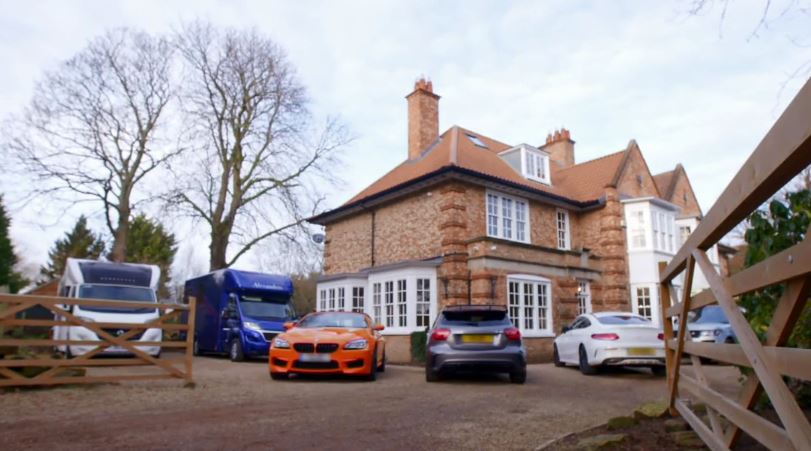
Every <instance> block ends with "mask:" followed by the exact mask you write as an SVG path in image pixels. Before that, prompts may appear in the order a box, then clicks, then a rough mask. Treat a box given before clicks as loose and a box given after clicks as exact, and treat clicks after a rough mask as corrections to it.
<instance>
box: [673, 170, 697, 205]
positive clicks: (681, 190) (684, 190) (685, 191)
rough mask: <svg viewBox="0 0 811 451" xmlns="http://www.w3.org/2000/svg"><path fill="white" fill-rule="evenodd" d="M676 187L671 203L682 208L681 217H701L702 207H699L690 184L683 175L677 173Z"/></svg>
mask: <svg viewBox="0 0 811 451" xmlns="http://www.w3.org/2000/svg"><path fill="white" fill-rule="evenodd" d="M675 177H677V178H676V187H675V189H674V190H673V197H672V198H671V199H670V202H672V203H674V204H676V205H678V206H679V207H681V213H679V215H680V216H701V207H700V206H699V205H698V200H696V197H695V195H693V190H692V189H690V183H689V182H688V181H687V178H686V177H685V176H684V174H683V173H677V175H676V176H675Z"/></svg>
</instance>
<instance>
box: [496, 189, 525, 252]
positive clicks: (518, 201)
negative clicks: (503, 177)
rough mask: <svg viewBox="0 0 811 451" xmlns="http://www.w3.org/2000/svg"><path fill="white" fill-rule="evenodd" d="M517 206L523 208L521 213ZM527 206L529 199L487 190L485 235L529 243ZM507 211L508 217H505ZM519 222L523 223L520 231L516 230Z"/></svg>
mask: <svg viewBox="0 0 811 451" xmlns="http://www.w3.org/2000/svg"><path fill="white" fill-rule="evenodd" d="M494 202H495V204H494ZM519 206H521V208H522V209H523V212H524V214H523V215H521V214H519V213H518V209H519ZM529 208H530V204H529V201H527V200H526V199H524V198H520V197H515V196H510V195H508V194H503V193H500V192H498V191H491V190H487V191H486V193H485V221H486V222H485V228H486V230H487V236H489V237H493V238H500V239H504V240H509V241H516V242H519V243H529V242H530V234H529V232H530V230H531V225H530V211H529ZM507 213H508V214H509V217H507ZM494 219H495V221H494ZM519 223H520V224H523V228H522V230H521V231H520V232H519V231H518V225H519ZM519 238H522V239H519Z"/></svg>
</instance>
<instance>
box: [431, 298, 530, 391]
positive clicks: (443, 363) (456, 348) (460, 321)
mask: <svg viewBox="0 0 811 451" xmlns="http://www.w3.org/2000/svg"><path fill="white" fill-rule="evenodd" d="M457 371H475V372H501V373H508V374H509V375H510V381H511V382H512V383H515V384H523V383H524V382H525V381H526V379H527V351H526V349H525V348H524V343H523V341H522V340H521V332H520V331H519V330H518V329H517V328H515V327H514V326H513V324H512V322H511V321H510V318H509V317H508V316H507V309H506V307H504V306H500V305H464V306H452V307H447V308H445V309H444V310H443V311H442V312H440V313H439V315H438V316H437V319H436V321H435V323H434V326H433V327H432V328H431V329H430V330H429V331H428V343H427V346H426V359H425V380H426V381H428V382H434V381H437V380H439V378H440V377H441V376H442V375H445V374H449V373H453V372H457Z"/></svg>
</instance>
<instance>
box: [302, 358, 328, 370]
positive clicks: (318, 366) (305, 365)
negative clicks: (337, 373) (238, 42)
mask: <svg viewBox="0 0 811 451" xmlns="http://www.w3.org/2000/svg"><path fill="white" fill-rule="evenodd" d="M293 368H300V369H303V370H337V369H338V362H336V361H334V360H332V361H329V362H302V361H300V360H296V361H295V362H293Z"/></svg>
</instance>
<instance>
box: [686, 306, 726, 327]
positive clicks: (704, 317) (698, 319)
mask: <svg viewBox="0 0 811 451" xmlns="http://www.w3.org/2000/svg"><path fill="white" fill-rule="evenodd" d="M688 322H690V323H698V324H701V323H723V324H727V323H729V320H728V319H727V316H726V314H725V313H724V310H723V309H722V308H721V307H719V306H717V305H711V306H707V307H704V308H703V309H701V310H699V311H698V312H696V315H695V316H694V317H693V318H692V319H691V320H690V321H688Z"/></svg>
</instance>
